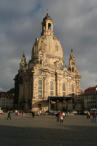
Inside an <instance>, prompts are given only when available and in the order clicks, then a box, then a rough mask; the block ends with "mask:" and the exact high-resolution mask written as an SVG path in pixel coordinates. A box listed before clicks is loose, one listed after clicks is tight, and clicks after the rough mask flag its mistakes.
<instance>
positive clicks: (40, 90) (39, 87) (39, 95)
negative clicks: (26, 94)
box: [38, 80, 43, 98]
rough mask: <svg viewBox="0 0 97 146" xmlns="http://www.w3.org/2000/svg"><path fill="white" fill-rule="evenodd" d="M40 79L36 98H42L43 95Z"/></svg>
mask: <svg viewBox="0 0 97 146" xmlns="http://www.w3.org/2000/svg"><path fill="white" fill-rule="evenodd" d="M42 84H43V83H42V80H39V81H38V98H42V97H43V87H42V86H43V85H42Z"/></svg>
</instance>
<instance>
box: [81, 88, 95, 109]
mask: <svg viewBox="0 0 97 146" xmlns="http://www.w3.org/2000/svg"><path fill="white" fill-rule="evenodd" d="M83 100H84V110H91V109H93V108H96V109H97V86H94V87H89V88H87V89H86V90H85V91H84V94H83Z"/></svg>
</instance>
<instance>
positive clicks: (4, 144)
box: [0, 113, 97, 146]
mask: <svg viewBox="0 0 97 146" xmlns="http://www.w3.org/2000/svg"><path fill="white" fill-rule="evenodd" d="M0 146H97V123H96V122H94V121H93V119H92V118H91V119H87V118H86V116H81V115H74V116H73V115H72V116H67V117H65V119H64V122H63V124H60V123H58V122H57V120H56V117H55V116H48V115H44V116H43V115H41V116H35V118H32V116H31V114H30V113H29V114H24V116H23V117H22V115H19V116H16V115H15V114H11V120H7V114H4V115H0Z"/></svg>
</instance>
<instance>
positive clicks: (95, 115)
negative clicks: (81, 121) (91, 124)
mask: <svg viewBox="0 0 97 146" xmlns="http://www.w3.org/2000/svg"><path fill="white" fill-rule="evenodd" d="M91 115H92V117H93V120H94V121H96V120H97V113H96V111H94V112H93V113H92V114H91V113H90V111H88V112H87V119H90V118H91Z"/></svg>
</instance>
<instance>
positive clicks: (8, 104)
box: [0, 92, 14, 110]
mask: <svg viewBox="0 0 97 146" xmlns="http://www.w3.org/2000/svg"><path fill="white" fill-rule="evenodd" d="M0 107H1V108H2V109H5V110H8V109H13V108H14V94H13V93H7V92H0Z"/></svg>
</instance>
